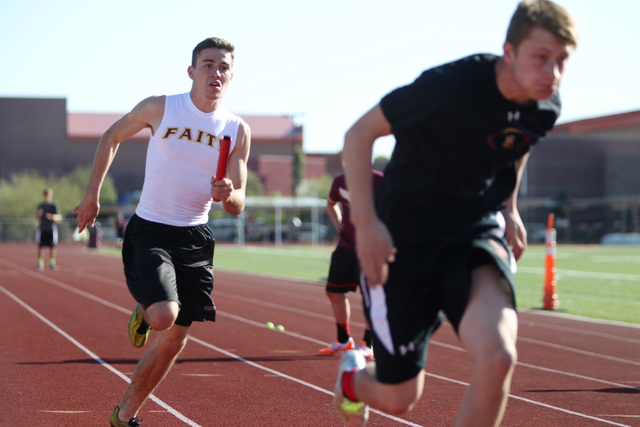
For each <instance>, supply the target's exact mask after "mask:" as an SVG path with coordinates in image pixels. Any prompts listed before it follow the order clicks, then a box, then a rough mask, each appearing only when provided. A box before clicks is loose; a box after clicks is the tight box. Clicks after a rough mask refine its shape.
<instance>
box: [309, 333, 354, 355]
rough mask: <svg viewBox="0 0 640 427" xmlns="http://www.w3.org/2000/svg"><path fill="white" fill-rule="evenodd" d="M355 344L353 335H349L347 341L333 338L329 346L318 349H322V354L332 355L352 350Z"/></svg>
mask: <svg viewBox="0 0 640 427" xmlns="http://www.w3.org/2000/svg"><path fill="white" fill-rule="evenodd" d="M355 346H356V342H355V341H354V340H353V338H351V337H349V341H347V342H345V343H342V342H338V339H337V338H336V339H335V340H333V342H332V343H331V345H330V346H329V347H325V348H321V349H320V350H318V351H320V353H322V354H328V355H331V354H336V353H337V352H339V351H347V350H351V349H352V348H354V347H355Z"/></svg>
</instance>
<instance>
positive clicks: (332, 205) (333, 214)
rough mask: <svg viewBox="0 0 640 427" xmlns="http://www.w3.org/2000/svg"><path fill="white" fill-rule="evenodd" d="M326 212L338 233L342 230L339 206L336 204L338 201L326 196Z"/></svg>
mask: <svg viewBox="0 0 640 427" xmlns="http://www.w3.org/2000/svg"><path fill="white" fill-rule="evenodd" d="M327 214H328V215H329V218H330V219H331V222H332V223H333V226H334V227H335V228H336V231H337V232H338V233H341V232H342V227H343V226H342V212H341V211H340V207H339V206H338V202H336V201H335V200H333V199H332V198H331V197H327Z"/></svg>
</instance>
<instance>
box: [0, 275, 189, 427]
mask: <svg viewBox="0 0 640 427" xmlns="http://www.w3.org/2000/svg"><path fill="white" fill-rule="evenodd" d="M0 291H2V292H3V293H4V294H5V295H7V296H8V297H9V298H11V299H13V300H14V301H15V302H17V303H18V304H20V305H21V306H22V307H23V308H24V309H26V310H27V311H29V312H30V313H31V314H33V315H34V316H36V317H37V318H38V319H40V320H41V321H42V322H44V323H45V324H46V325H48V326H49V327H50V328H51V329H53V330H54V331H56V332H57V333H59V334H60V335H62V336H63V337H64V338H66V339H67V340H68V341H70V342H71V343H72V344H73V345H75V346H76V347H78V348H79V349H80V350H82V351H83V352H85V353H86V354H87V355H88V356H89V357H91V358H92V359H93V360H95V361H96V362H98V363H99V364H100V365H102V366H103V367H105V368H107V369H108V370H109V371H111V372H112V373H114V374H116V375H117V376H118V377H120V378H121V379H123V380H124V381H126V382H127V383H131V380H130V379H129V378H128V377H127V376H126V375H125V374H123V373H122V372H120V371H118V370H117V369H116V368H114V367H113V366H111V365H110V364H108V363H107V362H105V361H104V360H102V359H101V358H100V357H98V356H97V355H96V354H95V353H93V352H92V351H91V350H89V349H88V348H87V347H85V346H84V345H82V344H80V343H79V342H78V341H76V340H75V339H74V338H73V337H72V336H71V335H69V334H67V333H66V332H65V331H63V330H62V329H60V328H59V327H58V326H56V325H55V324H54V323H53V322H51V321H50V320H49V319H47V318H46V317H44V316H43V315H41V314H40V313H38V312H37V311H36V310H34V309H33V308H31V307H30V306H29V305H27V304H26V303H25V302H24V301H22V300H21V299H20V298H18V297H17V296H15V295H14V294H12V293H11V292H9V291H8V290H6V289H5V288H4V287H3V286H2V285H0ZM83 296H84V295H83ZM98 300H99V298H98ZM102 301H104V300H102ZM110 306H111V305H110ZM149 398H150V399H151V400H153V401H154V402H155V403H157V404H158V405H160V406H161V407H163V408H164V409H166V410H167V412H169V413H170V414H172V415H173V416H175V417H176V418H178V419H179V420H180V421H182V422H184V423H185V424H187V425H189V426H192V427H201V426H200V425H199V424H197V423H196V422H194V421H192V420H190V419H189V418H187V417H185V416H184V415H182V414H181V413H180V412H178V411H176V410H175V409H173V408H172V407H171V406H169V405H167V404H166V403H165V402H163V401H162V400H160V399H158V398H157V397H156V396H154V395H153V394H152V395H151V396H149Z"/></svg>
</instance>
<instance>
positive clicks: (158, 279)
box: [122, 215, 216, 326]
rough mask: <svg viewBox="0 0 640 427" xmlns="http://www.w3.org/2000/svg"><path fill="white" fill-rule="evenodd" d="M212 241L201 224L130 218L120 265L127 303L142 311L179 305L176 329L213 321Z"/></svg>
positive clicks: (206, 227) (209, 232) (137, 217)
mask: <svg viewBox="0 0 640 427" xmlns="http://www.w3.org/2000/svg"><path fill="white" fill-rule="evenodd" d="M214 244H215V242H214V239H213V235H212V234H211V230H210V229H209V227H208V226H207V224H203V225H199V226H195V227H174V226H171V225H165V224H159V223H156V222H151V221H147V220H144V219H142V218H140V217H139V216H137V215H134V216H133V217H131V220H130V221H129V224H128V225H127V228H126V230H125V234H124V242H123V246H122V261H123V263H124V273H125V276H126V278H127V286H128V287H129V291H130V292H131V295H133V298H135V300H136V301H138V302H139V303H140V304H142V305H143V306H144V307H145V308H148V307H149V306H151V305H152V304H154V303H157V302H160V301H175V302H177V303H178V304H180V313H179V314H178V318H177V319H176V322H175V323H176V325H180V326H190V325H191V323H192V322H193V321H198V322H204V321H207V320H210V321H212V322H213V321H215V319H216V307H215V305H214V304H213V300H212V299H211V291H212V290H213V249H214Z"/></svg>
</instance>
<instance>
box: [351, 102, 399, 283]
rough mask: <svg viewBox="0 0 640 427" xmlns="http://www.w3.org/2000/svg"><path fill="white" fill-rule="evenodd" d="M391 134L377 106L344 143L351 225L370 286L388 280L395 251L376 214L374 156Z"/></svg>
mask: <svg viewBox="0 0 640 427" xmlns="http://www.w3.org/2000/svg"><path fill="white" fill-rule="evenodd" d="M389 134H391V124H390V123H389V121H388V120H387V118H386V117H385V116H384V113H383V112H382V108H381V107H380V105H379V104H378V105H376V106H375V107H373V108H372V109H371V110H369V111H368V112H367V113H366V114H365V115H364V116H362V117H361V118H360V119H359V120H358V121H357V122H356V123H355V124H354V125H353V126H352V127H351V129H349V130H348V131H347V134H346V135H345V140H344V152H343V156H344V163H345V175H346V179H347V187H348V188H349V194H350V196H351V201H350V209H351V211H350V212H351V222H352V223H353V225H354V226H355V229H356V252H357V254H358V260H359V261H360V268H361V269H362V272H363V273H364V275H365V277H366V278H367V281H368V284H369V286H373V287H377V286H380V285H382V284H384V283H385V282H386V281H387V276H388V272H389V266H388V263H389V262H393V260H394V256H395V248H394V246H393V240H392V238H391V234H389V231H388V230H387V227H386V226H385V225H384V224H383V223H382V222H381V221H380V219H379V218H378V216H377V215H376V211H375V208H374V205H373V192H372V191H371V188H373V182H372V181H373V175H372V173H371V154H372V149H373V143H374V142H375V140H376V139H377V138H379V137H381V136H385V135H389Z"/></svg>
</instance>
